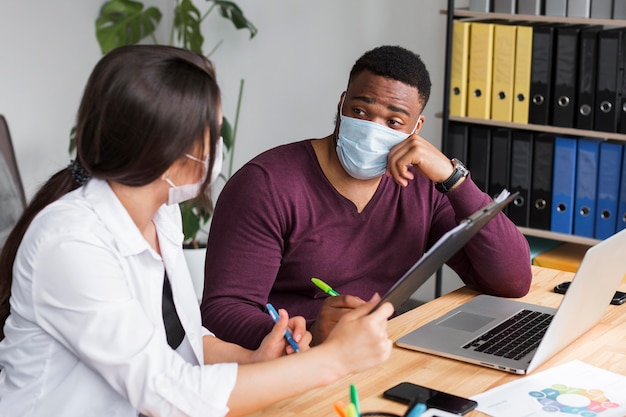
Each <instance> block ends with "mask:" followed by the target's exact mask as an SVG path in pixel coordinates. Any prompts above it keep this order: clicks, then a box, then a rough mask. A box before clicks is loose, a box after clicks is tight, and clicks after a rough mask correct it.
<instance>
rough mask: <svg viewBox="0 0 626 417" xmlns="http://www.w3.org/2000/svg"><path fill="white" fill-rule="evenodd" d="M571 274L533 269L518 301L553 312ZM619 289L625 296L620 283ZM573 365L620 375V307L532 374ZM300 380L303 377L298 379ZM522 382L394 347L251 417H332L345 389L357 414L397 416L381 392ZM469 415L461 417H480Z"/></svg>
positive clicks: (437, 311)
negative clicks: (380, 359) (353, 396)
mask: <svg viewBox="0 0 626 417" xmlns="http://www.w3.org/2000/svg"><path fill="white" fill-rule="evenodd" d="M573 275H574V274H572V273H570V272H563V271H557V270H554V269H548V268H542V267H536V266H533V276H534V277H533V283H532V286H531V289H530V292H529V293H528V295H526V296H525V297H523V298H522V299H521V300H523V301H527V302H531V303H535V304H542V305H547V306H551V307H558V305H559V303H560V301H561V299H562V297H563V296H562V295H559V294H555V293H554V292H553V291H552V288H553V287H554V286H555V285H556V284H558V283H560V282H562V281H566V280H571V279H572V277H573ZM620 289H621V290H622V291H626V282H622V284H621V287H620ZM477 294H478V293H477V292H476V291H473V290H470V289H467V288H461V289H459V290H457V291H454V292H452V293H449V294H446V295H444V296H443V297H440V298H437V299H435V300H433V301H431V302H429V303H426V304H424V305H422V306H420V307H418V308H415V309H413V310H411V311H409V312H407V313H404V314H402V315H400V316H398V317H396V318H394V319H392V320H390V321H389V325H388V327H387V329H388V332H389V336H390V337H391V339H392V340H393V341H394V342H395V341H396V340H397V339H399V338H400V337H401V336H404V335H405V334H407V333H408V332H410V331H411V330H413V329H416V328H417V327H419V326H421V325H423V324H425V323H427V322H428V321H430V320H432V319H433V318H436V317H439V316H440V315H442V314H444V313H446V312H447V311H449V310H451V309H452V308H454V307H456V306H458V305H460V304H462V303H464V302H466V301H468V300H469V299H471V298H472V297H474V296H475V295H477ZM574 359H579V360H581V361H583V362H587V363H589V364H592V365H595V366H597V367H600V368H603V369H606V370H609V371H612V372H616V373H618V374H622V375H626V305H622V306H613V305H610V306H609V307H608V309H607V311H606V313H605V314H604V316H603V317H602V320H601V321H600V322H599V323H598V324H597V325H596V326H595V327H593V328H592V329H591V330H589V331H588V332H587V333H586V334H584V335H583V336H581V337H580V338H579V339H578V340H576V341H574V342H573V343H572V344H571V345H569V346H568V347H566V348H565V349H564V350H563V351H561V352H559V353H558V354H557V355H555V356H554V357H552V358H551V359H550V360H549V361H547V362H546V363H544V364H543V365H542V366H541V367H540V368H539V369H538V370H536V371H535V372H534V373H536V372H541V371H543V370H546V369H548V368H552V367H554V366H556V365H559V364H562V363H565V362H569V361H571V360H574ZM303 378H306V375H303ZM518 378H523V376H521V375H513V374H509V373H506V372H502V371H497V370H495V369H491V368H486V367H482V366H478V365H472V364H466V363H463V362H459V361H456V360H452V359H446V358H442V357H438V356H434V355H430V354H426V353H420V352H415V351H412V350H407V349H403V348H399V347H397V346H394V348H393V351H392V354H391V357H390V358H389V360H388V361H387V362H385V363H383V364H381V365H379V366H377V367H375V368H372V369H370V370H368V371H365V372H362V373H359V374H356V375H351V376H349V377H345V378H343V379H341V380H339V381H337V382H335V383H333V384H331V385H328V386H326V387H322V388H318V389H316V390H313V391H310V392H308V393H306V394H303V395H301V396H298V397H294V398H292V399H289V400H285V401H282V402H279V403H277V404H276V405H274V406H273V407H270V408H267V409H265V410H263V411H262V412H258V413H255V414H252V415H253V416H256V417H259V416H272V417H289V416H298V417H304V416H306V417H318V416H319V417H333V416H335V415H336V414H335V413H334V411H333V403H334V402H335V401H337V400H342V401H344V402H346V403H347V402H349V401H350V397H349V386H350V384H355V385H356V387H357V389H358V391H359V398H360V404H361V410H362V412H366V411H388V412H394V413H396V414H399V415H402V414H403V413H404V411H405V410H406V406H404V405H402V404H399V403H395V402H393V401H389V400H386V399H384V398H382V393H383V391H384V390H385V389H387V388H389V387H391V386H393V385H395V384H397V383H400V382H403V381H410V382H413V383H416V384H420V385H425V386H427V387H430V388H434V389H438V390H441V391H446V392H449V393H451V394H456V395H459V396H462V397H471V396H473V395H476V394H479V393H481V392H484V391H487V390H489V389H491V388H494V387H496V386H498V385H502V384H504V383H507V382H510V381H514V380H516V379H518ZM482 415H484V414H483V413H480V412H478V411H472V412H470V413H468V414H466V416H482Z"/></svg>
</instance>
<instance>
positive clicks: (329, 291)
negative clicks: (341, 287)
mask: <svg viewBox="0 0 626 417" xmlns="http://www.w3.org/2000/svg"><path fill="white" fill-rule="evenodd" d="M311 281H312V282H313V284H315V286H316V287H317V288H319V289H320V290H322V291H324V292H325V293H326V294H328V295H332V296H333V297H336V296H338V295H339V293H338V292H337V291H335V290H333V289H332V288H331V286H330V285H328V284H327V283H325V282H324V281H322V280H321V279H319V278H311Z"/></svg>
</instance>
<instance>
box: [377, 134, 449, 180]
mask: <svg viewBox="0 0 626 417" xmlns="http://www.w3.org/2000/svg"><path fill="white" fill-rule="evenodd" d="M409 165H413V166H414V167H415V169H416V170H417V172H419V173H421V174H422V175H424V176H426V177H428V178H429V179H430V180H431V181H432V182H442V181H445V180H446V179H448V178H449V177H450V175H452V172H453V171H454V166H453V165H452V162H451V161H450V158H448V157H447V156H445V155H444V154H443V153H441V151H440V150H439V149H437V147H436V146H434V145H433V144H432V143H430V142H428V141H427V140H426V139H424V138H423V137H421V136H419V135H417V134H413V135H411V136H409V137H408V138H407V139H405V140H403V141H402V142H400V143H399V144H397V145H396V146H394V147H393V148H391V151H390V152H389V156H388V158H387V172H386V175H388V176H392V177H393V179H394V180H395V181H396V183H398V184H400V185H401V186H403V187H406V186H407V185H408V184H409V181H411V180H413V173H412V172H411V171H409V168H408V166H409Z"/></svg>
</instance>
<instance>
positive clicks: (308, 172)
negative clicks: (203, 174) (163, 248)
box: [202, 46, 532, 348]
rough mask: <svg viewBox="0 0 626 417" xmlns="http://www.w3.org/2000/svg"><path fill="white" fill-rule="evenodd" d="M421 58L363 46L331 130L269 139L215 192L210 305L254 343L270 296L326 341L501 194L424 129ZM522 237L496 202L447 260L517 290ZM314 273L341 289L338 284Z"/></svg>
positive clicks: (526, 280) (232, 335) (494, 285)
mask: <svg viewBox="0 0 626 417" xmlns="http://www.w3.org/2000/svg"><path fill="white" fill-rule="evenodd" d="M430 87H431V83H430V78H429V74H428V71H427V69H426V67H425V66H424V63H423V62H422V60H421V59H420V57H419V56H418V55H416V54H414V53H413V52H411V51H408V50H406V49H404V48H401V47H397V46H381V47H378V48H375V49H373V50H371V51H368V52H366V53H365V54H364V55H363V56H361V57H360V58H359V59H358V60H357V61H356V63H355V64H354V66H353V67H352V70H351V72H350V76H349V80H348V87H347V89H346V91H345V92H343V93H342V94H341V96H340V97H339V101H338V104H337V111H338V117H337V122H336V125H335V129H334V131H333V133H332V134H330V135H329V136H326V137H324V138H322V139H310V140H305V141H300V142H295V143H291V144H288V145H283V146H279V147H277V148H274V149H271V150H269V151H266V152H265V153H263V154H261V155H259V156H257V157H256V158H254V159H253V160H251V161H250V162H249V163H248V164H246V165H245V166H244V167H243V168H241V169H240V170H239V171H238V172H237V173H236V174H235V175H234V176H233V177H232V178H231V179H230V181H229V182H228V184H227V185H226V186H225V188H224V190H223V191H222V192H221V194H220V196H219V199H218V201H217V204H216V207H215V212H214V216H213V220H212V226H211V232H210V235H209V241H208V249H207V260H206V271H205V291H204V298H203V301H202V317H203V323H204V325H205V326H206V327H208V328H210V329H212V331H214V332H215V334H216V335H217V336H219V337H221V338H223V339H226V340H229V341H232V342H236V343H239V344H242V345H244V346H246V347H248V348H255V347H257V346H258V345H259V343H260V341H261V340H262V337H263V335H265V334H267V332H268V330H269V329H270V328H271V326H272V321H271V319H269V320H268V317H267V314H265V313H264V309H263V306H264V305H265V303H267V302H268V301H269V302H271V303H273V304H274V305H277V306H280V307H282V308H285V309H287V310H288V311H289V312H290V314H292V315H302V316H304V317H305V318H306V319H307V327H308V328H309V329H310V330H311V333H312V334H313V343H314V344H315V343H321V342H322V341H323V340H324V339H325V338H326V336H327V335H328V333H329V332H330V330H331V329H332V328H333V327H334V325H335V323H336V322H337V321H338V320H339V318H340V317H341V316H342V315H344V314H345V313H346V312H348V311H351V310H352V309H354V308H356V307H358V306H360V305H362V304H363V303H364V302H365V301H364V300H369V299H370V298H371V297H372V294H375V293H378V294H384V293H385V292H387V290H388V289H389V288H390V287H391V286H392V285H393V284H394V283H395V282H396V281H397V280H398V278H400V277H401V276H402V275H403V274H404V272H406V270H407V269H408V268H409V267H410V266H411V265H412V264H414V263H415V262H416V261H417V260H418V259H419V258H420V257H421V256H422V255H423V254H424V253H425V252H426V251H427V250H428V249H429V248H430V247H431V246H432V245H433V244H434V243H435V242H436V241H437V240H438V239H439V238H440V237H441V236H442V235H443V234H444V233H445V232H447V231H448V230H450V229H452V228H453V227H455V226H456V225H457V224H458V222H459V221H460V220H461V219H463V218H465V217H467V216H469V215H470V214H472V213H473V212H474V211H476V210H478V209H479V208H481V207H483V206H485V205H486V204H488V203H489V202H490V201H491V198H490V197H489V196H488V195H487V194H485V193H483V192H482V191H481V190H480V189H479V188H478V187H477V186H476V185H475V184H474V182H473V181H472V179H471V174H470V173H469V172H468V170H467V169H466V168H465V167H464V166H463V164H462V162H461V161H458V160H456V159H452V160H450V159H449V158H448V157H447V156H446V155H444V154H443V153H441V151H440V150H439V149H437V148H436V147H435V146H433V145H432V144H431V143H430V142H428V141H427V140H426V139H424V138H422V137H420V136H419V132H420V130H421V127H422V125H423V123H424V122H425V118H424V116H423V115H422V112H423V110H424V107H425V105H426V103H427V101H428V98H429V95H430ZM529 258H530V255H529V248H528V244H527V242H526V239H525V238H524V237H523V235H522V234H521V233H520V232H519V231H518V230H517V228H516V227H515V226H514V225H513V223H512V222H511V221H510V220H509V219H508V218H507V217H506V216H505V215H504V214H502V213H501V214H499V215H498V216H497V217H495V218H494V219H493V220H492V221H490V222H489V224H487V226H486V227H485V228H483V229H482V230H481V231H480V232H479V233H478V234H477V235H476V236H475V237H474V238H473V239H472V240H471V241H470V242H469V243H468V244H467V245H465V247H464V248H463V249H462V250H461V251H459V252H458V253H457V254H456V255H455V256H453V257H452V258H451V259H450V260H449V261H448V262H447V264H448V265H449V266H450V267H451V268H452V269H453V270H454V271H456V272H457V273H458V274H459V276H460V277H461V279H462V280H463V282H464V283H465V284H467V285H470V286H473V287H474V288H476V289H477V290H479V291H482V292H485V293H487V294H492V295H497V296H503V297H521V296H523V295H525V294H526V293H527V292H528V289H529V286H530V282H531V278H532V274H531V270H530V262H529V261H528V259H529ZM312 277H317V278H320V279H322V280H323V281H325V282H326V283H328V284H329V285H330V286H331V287H333V288H334V289H335V290H336V291H337V292H338V293H339V294H341V295H339V296H333V297H329V296H328V295H326V294H324V293H323V292H322V291H320V290H319V289H318V288H316V287H315V286H314V285H312V283H311V278H312Z"/></svg>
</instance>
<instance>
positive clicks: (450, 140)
mask: <svg viewBox="0 0 626 417" xmlns="http://www.w3.org/2000/svg"><path fill="white" fill-rule="evenodd" d="M467 130H468V126H467V125H466V124H465V123H455V122H451V123H448V136H447V138H446V140H445V142H444V144H443V153H444V154H445V155H446V156H447V157H448V158H450V159H452V158H457V159H458V160H460V161H462V162H463V163H467Z"/></svg>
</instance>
